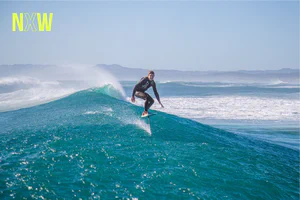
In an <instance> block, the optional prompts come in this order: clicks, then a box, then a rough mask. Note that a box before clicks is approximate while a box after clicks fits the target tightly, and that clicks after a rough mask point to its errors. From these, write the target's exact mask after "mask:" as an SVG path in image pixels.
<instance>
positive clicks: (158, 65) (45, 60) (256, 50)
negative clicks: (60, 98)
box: [0, 1, 299, 71]
mask: <svg viewBox="0 0 300 200" xmlns="http://www.w3.org/2000/svg"><path fill="white" fill-rule="evenodd" d="M13 12H16V13H21V12H23V13H25V12H28V13H33V12H39V13H44V12H46V13H49V12H52V13H53V22H52V30H51V32H31V31H30V32H18V31H17V32H12V13H13ZM0 35H1V37H0V64H58V65H59V64H87V65H94V64H119V65H122V66H125V67H131V68H145V69H146V68H147V69H149V68H150V69H176V70H197V71H206V70H219V71H231V70H276V69H281V68H299V1H56V2H49V1H44V2H36V1H27V2H15V1H13V2H9V1H6V2H0Z"/></svg>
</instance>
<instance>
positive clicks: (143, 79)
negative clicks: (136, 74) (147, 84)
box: [132, 77, 146, 97]
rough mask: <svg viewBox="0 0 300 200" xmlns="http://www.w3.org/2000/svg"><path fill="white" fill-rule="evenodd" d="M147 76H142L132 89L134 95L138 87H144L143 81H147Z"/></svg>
mask: <svg viewBox="0 0 300 200" xmlns="http://www.w3.org/2000/svg"><path fill="white" fill-rule="evenodd" d="M145 78H146V77H144V78H142V79H141V80H140V81H139V82H138V83H137V84H136V85H135V86H134V88H133V91H132V97H133V96H134V94H135V92H136V91H137V89H138V88H139V87H142V85H143V82H144V81H145Z"/></svg>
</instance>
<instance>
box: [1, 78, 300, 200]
mask: <svg viewBox="0 0 300 200" xmlns="http://www.w3.org/2000/svg"><path fill="white" fill-rule="evenodd" d="M134 84H135V82H121V83H120V84H119V85H117V86H116V85H114V84H106V85H102V86H98V87H87V85H85V84H83V83H81V84H80V87H74V84H73V82H62V81H61V82H59V81H56V82H53V81H52V82H43V81H40V80H37V79H31V78H24V77H23V78H15V79H12V78H8V79H1V80H0V177H1V178H0V199H132V200H137V199H272V200H273V199H299V195H300V191H299V175H300V174H299V152H300V149H299V144H300V143H299V135H300V133H299V127H300V126H299V116H300V99H299V85H291V84H286V83H276V84H254V83H249V84H238V83H190V82H157V87H158V92H159V94H160V97H161V101H162V103H163V104H164V106H165V108H160V106H159V105H158V104H157V102H156V103H155V104H154V106H153V110H152V112H157V113H158V114H157V115H155V116H153V117H151V122H150V123H151V127H150V126H149V122H148V120H147V119H144V118H140V115H141V113H142V111H143V107H142V105H143V101H141V100H138V99H137V102H136V103H135V104H132V103H130V102H129V98H130V96H131V92H132V87H133V86H134ZM149 94H151V95H153V92H152V89H151V88H150V89H149ZM153 97H154V96H153Z"/></svg>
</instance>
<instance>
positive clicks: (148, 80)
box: [131, 71, 164, 117]
mask: <svg viewBox="0 0 300 200" xmlns="http://www.w3.org/2000/svg"><path fill="white" fill-rule="evenodd" d="M154 76H155V74H154V71H149V73H148V76H146V77H143V78H141V80H140V81H139V82H138V83H137V84H136V85H135V86H134V88H133V91H132V96H131V102H132V103H134V102H135V97H134V96H136V97H139V98H141V99H144V100H146V101H145V106H144V107H145V110H144V112H143V114H142V117H146V116H147V115H148V110H149V108H150V107H151V106H152V104H153V103H154V100H153V98H152V97H151V96H150V95H149V94H148V93H146V92H145V91H146V90H148V88H150V87H152V88H153V91H154V94H155V97H156V99H157V101H158V103H159V104H160V105H161V107H164V106H163V105H162V103H161V102H160V99H159V95H158V92H157V90H156V84H155V82H154V80H153V79H154Z"/></svg>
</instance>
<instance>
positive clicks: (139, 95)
mask: <svg viewBox="0 0 300 200" xmlns="http://www.w3.org/2000/svg"><path fill="white" fill-rule="evenodd" d="M146 94H147V93H144V92H139V91H136V92H135V94H134V95H135V96H136V97H138V98H141V99H144V100H146V101H145V105H144V108H145V111H147V110H146V107H147V104H148V102H147V96H148V94H147V95H146Z"/></svg>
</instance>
